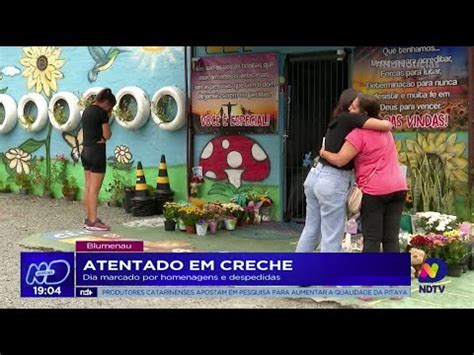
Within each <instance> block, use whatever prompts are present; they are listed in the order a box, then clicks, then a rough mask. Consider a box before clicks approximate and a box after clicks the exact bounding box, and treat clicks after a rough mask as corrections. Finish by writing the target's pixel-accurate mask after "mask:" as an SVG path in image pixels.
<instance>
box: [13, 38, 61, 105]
mask: <svg viewBox="0 0 474 355" xmlns="http://www.w3.org/2000/svg"><path fill="white" fill-rule="evenodd" d="M60 55H61V49H60V48H58V47H24V48H23V57H22V58H21V59H20V64H21V65H23V66H24V67H25V70H24V71H23V76H24V77H25V78H27V82H26V85H27V86H28V90H29V89H32V88H33V87H34V86H35V90H36V92H38V93H40V92H41V91H44V93H45V95H46V96H50V94H51V93H52V92H54V91H57V89H58V86H57V83H56V80H57V79H62V78H63V77H64V76H63V73H61V72H60V71H59V69H61V68H62V67H63V65H64V60H63V59H59V56H60Z"/></svg>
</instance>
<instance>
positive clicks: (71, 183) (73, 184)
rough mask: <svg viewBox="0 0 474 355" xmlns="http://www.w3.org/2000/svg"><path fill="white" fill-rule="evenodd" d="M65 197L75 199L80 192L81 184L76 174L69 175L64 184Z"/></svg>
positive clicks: (70, 199)
mask: <svg viewBox="0 0 474 355" xmlns="http://www.w3.org/2000/svg"><path fill="white" fill-rule="evenodd" d="M62 192H63V195H64V198H65V199H66V200H67V201H75V200H76V196H77V193H78V192H79V186H78V185H77V180H76V179H75V178H74V176H70V177H68V178H67V179H66V180H65V181H64V184H63V189H62Z"/></svg>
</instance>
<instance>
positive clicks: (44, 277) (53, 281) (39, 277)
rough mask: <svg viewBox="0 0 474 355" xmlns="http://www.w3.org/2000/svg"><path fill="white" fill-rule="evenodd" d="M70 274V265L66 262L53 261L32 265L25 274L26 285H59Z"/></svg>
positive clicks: (61, 260)
mask: <svg viewBox="0 0 474 355" xmlns="http://www.w3.org/2000/svg"><path fill="white" fill-rule="evenodd" d="M70 273H71V265H70V264H69V262H68V261H67V260H63V259H60V260H53V261H51V262H50V263H46V262H44V261H43V262H41V263H39V264H35V263H32V264H30V267H29V268H28V272H27V273H26V284H27V285H59V284H61V283H63V282H64V281H65V280H66V279H67V277H68V276H69V274H70Z"/></svg>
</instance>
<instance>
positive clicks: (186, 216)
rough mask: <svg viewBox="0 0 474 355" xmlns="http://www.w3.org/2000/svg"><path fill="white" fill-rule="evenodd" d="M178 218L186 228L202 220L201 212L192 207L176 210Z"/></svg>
mask: <svg viewBox="0 0 474 355" xmlns="http://www.w3.org/2000/svg"><path fill="white" fill-rule="evenodd" d="M178 214H179V218H181V219H182V220H183V223H184V224H185V225H187V226H194V225H195V224H196V222H197V221H198V220H199V219H200V218H202V216H203V211H202V210H200V209H199V208H197V207H194V206H184V207H181V208H180V209H179V210H178Z"/></svg>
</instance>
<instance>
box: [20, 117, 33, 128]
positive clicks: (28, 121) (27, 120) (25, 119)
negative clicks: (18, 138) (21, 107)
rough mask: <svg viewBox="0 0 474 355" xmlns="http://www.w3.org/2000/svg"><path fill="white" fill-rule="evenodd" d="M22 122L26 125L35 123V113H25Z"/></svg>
mask: <svg viewBox="0 0 474 355" xmlns="http://www.w3.org/2000/svg"><path fill="white" fill-rule="evenodd" d="M19 121H20V123H21V124H22V125H23V126H25V127H31V125H32V124H33V123H35V117H34V116H33V115H24V116H22V117H20V119H19Z"/></svg>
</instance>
